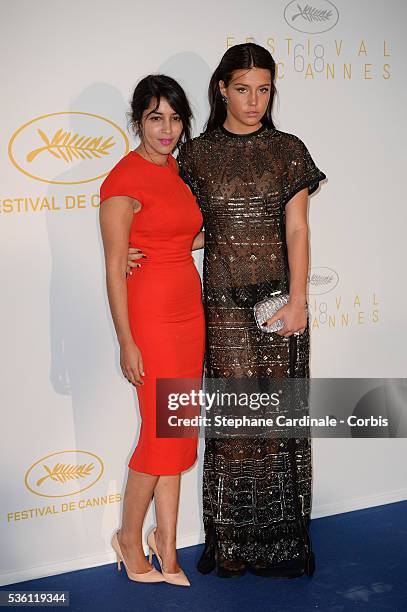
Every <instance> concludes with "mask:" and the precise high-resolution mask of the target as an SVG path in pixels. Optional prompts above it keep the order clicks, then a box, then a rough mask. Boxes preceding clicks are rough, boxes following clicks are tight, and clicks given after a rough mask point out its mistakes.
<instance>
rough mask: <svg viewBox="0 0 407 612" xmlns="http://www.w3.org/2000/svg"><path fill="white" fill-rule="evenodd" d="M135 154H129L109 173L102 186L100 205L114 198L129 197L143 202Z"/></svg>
mask: <svg viewBox="0 0 407 612" xmlns="http://www.w3.org/2000/svg"><path fill="white" fill-rule="evenodd" d="M137 174H138V171H137V165H136V163H135V159H134V154H133V153H132V152H130V153H128V154H127V155H126V156H125V157H123V158H122V159H121V160H120V161H119V162H118V163H117V164H116V165H115V166H114V167H113V168H112V170H111V171H110V172H109V174H108V175H107V177H106V178H105V180H104V181H103V183H102V184H101V186H100V203H102V202H103V201H104V200H107V199H108V198H113V197H114V196H128V197H130V198H134V199H135V200H138V201H139V202H141V201H142V198H143V195H142V188H141V184H140V181H139V180H138V177H137Z"/></svg>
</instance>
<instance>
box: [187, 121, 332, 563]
mask: <svg viewBox="0 0 407 612" xmlns="http://www.w3.org/2000/svg"><path fill="white" fill-rule="evenodd" d="M178 163H179V167H180V175H181V177H182V178H183V179H184V181H185V182H186V183H187V184H188V185H189V186H190V187H191V189H192V191H193V193H194V194H195V196H196V197H197V201H198V203H199V205H200V208H201V211H202V214H203V218H204V227H205V251H204V274H203V290H204V306H205V314H206V325H207V340H206V356H205V372H206V374H205V375H206V376H207V377H219V378H242V377H249V378H251V379H253V378H256V377H257V378H267V377H273V378H281V377H299V378H308V377H309V326H308V324H307V328H306V330H305V332H304V333H303V334H302V335H300V336H298V337H294V336H292V337H291V338H283V337H280V336H278V335H277V334H275V333H272V334H266V333H263V332H261V331H259V330H258V329H257V327H256V324H255V321H254V318H253V306H254V304H255V303H256V302H258V301H260V300H262V299H264V298H266V297H268V296H269V295H270V293H272V292H273V291H276V290H281V291H282V292H283V293H284V292H288V290H289V267H288V257H287V245H286V240H285V205H286V203H287V202H288V201H289V200H290V198H292V197H293V196H294V195H295V193H297V192H298V191H300V190H301V189H303V188H305V187H308V190H309V193H310V194H311V193H313V192H314V191H315V190H316V189H317V188H318V185H319V182H320V181H321V180H323V179H325V178H326V176H325V174H324V173H323V172H321V171H320V170H319V169H318V168H317V167H316V165H315V163H314V161H313V160H312V158H311V156H310V154H309V152H308V150H307V148H306V146H305V145H304V143H303V142H302V141H301V140H300V139H299V138H298V137H297V136H294V135H292V134H287V133H284V132H281V131H279V130H276V129H274V128H267V127H265V126H262V127H261V128H260V129H259V130H257V131H256V132H252V133H251V134H246V135H240V134H239V135H238V134H233V133H231V132H228V131H227V130H226V129H225V128H223V127H219V128H217V129H215V130H213V131H211V132H206V133H203V134H201V136H199V137H197V138H195V139H193V140H192V141H190V142H189V143H186V144H185V145H183V147H182V148H181V150H180V154H179V157H178ZM289 443H291V444H294V450H293V453H294V454H293V455H292V456H294V455H295V466H296V474H295V476H296V481H294V479H293V469H294V468H293V461H292V460H291V461H290V453H289V448H288V445H289ZM311 485H312V469H311V441H310V439H309V438H298V439H287V438H286V439H281V438H280V439H278V438H272V439H270V438H267V437H266V438H264V437H262V438H259V437H257V438H247V437H246V438H233V439H225V438H218V439H212V438H210V439H207V440H206V443H205V458H204V480H203V521H204V527H205V536H206V547H205V550H204V553H203V555H202V559H205V558H206V559H207V560H208V559H210V558H211V557H213V556H214V554H215V551H216V556H217V564H218V567H219V566H220V567H224V568H225V569H228V568H231V569H235V568H236V567H237V568H239V567H245V566H246V565H247V564H249V565H252V566H253V567H255V568H264V569H267V568H270V567H273V566H276V565H278V564H279V563H280V564H281V563H282V562H287V561H291V560H295V559H299V558H300V557H301V555H303V551H304V542H303V537H302V536H301V524H300V521H299V520H298V508H300V509H301V510H300V511H301V514H302V517H303V519H304V524H305V525H306V526H308V521H309V515H310V510H311ZM296 492H297V499H296ZM298 501H299V504H300V505H299V506H298V505H297V506H295V502H298ZM296 508H297V513H296ZM239 563H240V566H239ZM208 571H209V570H208Z"/></svg>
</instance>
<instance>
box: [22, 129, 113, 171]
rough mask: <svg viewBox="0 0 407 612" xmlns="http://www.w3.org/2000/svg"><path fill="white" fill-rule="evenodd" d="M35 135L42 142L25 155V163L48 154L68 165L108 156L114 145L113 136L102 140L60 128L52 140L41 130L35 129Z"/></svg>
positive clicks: (101, 138)
mask: <svg viewBox="0 0 407 612" xmlns="http://www.w3.org/2000/svg"><path fill="white" fill-rule="evenodd" d="M37 133H38V134H39V136H40V137H41V140H42V141H43V143H44V144H43V145H42V146H41V147H37V148H36V149H33V150H32V151H30V152H29V153H28V154H27V161H28V162H32V161H33V160H34V159H35V158H36V157H37V155H40V154H41V153H44V152H48V153H50V154H51V155H53V156H54V157H56V158H57V159H63V160H64V161H65V162H67V163H69V162H72V161H74V160H75V159H83V160H86V159H93V158H95V157H97V158H101V157H103V155H109V153H110V151H109V149H110V148H111V147H113V146H114V145H115V141H114V140H113V136H110V137H109V138H103V136H99V137H92V136H88V137H85V136H79V134H73V135H72V132H67V131H64V130H63V129H62V128H60V129H59V130H57V131H56V132H55V134H54V135H53V136H52V138H48V136H47V135H46V134H45V132H44V131H43V130H41V129H40V128H37Z"/></svg>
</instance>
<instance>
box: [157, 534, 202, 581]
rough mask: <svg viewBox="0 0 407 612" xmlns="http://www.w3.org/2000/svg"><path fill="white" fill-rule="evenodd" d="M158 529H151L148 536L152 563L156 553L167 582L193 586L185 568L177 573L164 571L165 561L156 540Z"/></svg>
mask: <svg viewBox="0 0 407 612" xmlns="http://www.w3.org/2000/svg"><path fill="white" fill-rule="evenodd" d="M156 531H157V527H154V529H153V530H152V531H150V533H149V534H148V537H147V544H148V548H149V555H148V560H149V561H150V563H151V560H152V558H153V553H154V554H155V556H156V557H157V559H158V563H159V564H160V567H161V572H162V576H163V577H164V580H165V582H168V583H169V584H175V585H176V586H191V583H190V582H189V580H188V578H187V577H186V575H185V574H184V572H183V570H180V571H179V572H177V573H176V574H169V573H168V572H164V570H163V562H162V559H161V557H160V555H159V554H158V551H157V542H156V541H155V532H156Z"/></svg>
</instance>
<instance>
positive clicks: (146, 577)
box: [112, 531, 165, 582]
mask: <svg viewBox="0 0 407 612" xmlns="http://www.w3.org/2000/svg"><path fill="white" fill-rule="evenodd" d="M112 548H113V550H114V551H115V553H116V556H117V569H118V571H119V572H120V570H121V565H120V564H121V562H122V561H123V564H124V567H125V568H126V572H127V576H128V577H129V579H130V580H134V581H135V582H165V579H164V576H163V575H162V574H161V573H160V572H158V571H157V570H156V569H155V567H153V568H152V569H151V570H150V571H149V572H145V573H143V574H136V573H135V572H132V571H131V570H129V568H128V567H127V565H126V561H125V560H124V557H123V553H122V551H121V549H120V544H119V540H118V538H117V531H115V533H114V534H113V537H112ZM150 563H151V561H150Z"/></svg>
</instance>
